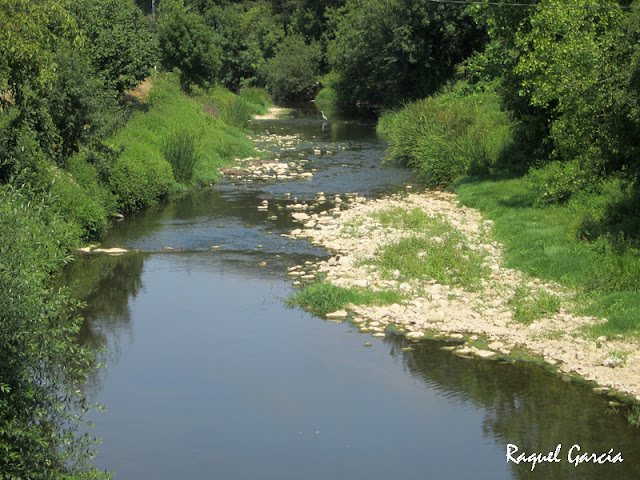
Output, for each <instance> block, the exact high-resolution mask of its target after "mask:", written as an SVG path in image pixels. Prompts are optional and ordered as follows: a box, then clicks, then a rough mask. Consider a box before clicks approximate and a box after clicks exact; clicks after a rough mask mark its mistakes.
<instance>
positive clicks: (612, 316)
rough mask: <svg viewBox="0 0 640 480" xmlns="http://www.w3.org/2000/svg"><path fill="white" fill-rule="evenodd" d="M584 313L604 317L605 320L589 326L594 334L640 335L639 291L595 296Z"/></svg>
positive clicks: (608, 335)
mask: <svg viewBox="0 0 640 480" xmlns="http://www.w3.org/2000/svg"><path fill="white" fill-rule="evenodd" d="M584 313H587V314H589V315H594V316H597V317H601V318H606V319H607V322H605V323H600V324H597V325H593V326H592V327H589V330H590V331H591V333H592V334H593V335H594V336H600V335H604V336H606V337H614V336H615V335H620V334H621V335H625V336H633V337H640V325H639V322H640V293H638V292H618V293H613V294H611V295H607V296H605V297H601V298H597V299H595V300H594V301H593V303H592V304H591V305H590V306H589V307H587V308H586V309H585V310H584Z"/></svg>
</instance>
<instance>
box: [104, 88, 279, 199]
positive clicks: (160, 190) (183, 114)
mask: <svg viewBox="0 0 640 480" xmlns="http://www.w3.org/2000/svg"><path fill="white" fill-rule="evenodd" d="M247 99H248V100H247ZM267 104H268V99H267V98H266V97H265V96H260V94H259V92H258V91H249V92H247V93H245V94H244V95H241V96H237V95H234V94H233V93H231V92H229V91H226V90H224V89H221V88H216V89H212V90H210V91H198V92H197V93H196V96H195V97H193V98H191V97H187V96H186V95H184V94H183V93H182V92H181V91H180V88H179V85H178V83H177V81H175V80H174V79H172V78H171V77H167V78H158V79H156V80H155V81H154V87H153V89H152V90H151V92H150V93H149V94H148V96H147V102H146V108H144V109H142V110H141V111H139V112H137V113H136V114H135V115H133V116H132V118H131V119H130V120H129V122H128V123H127V125H126V126H125V127H124V128H123V129H122V130H120V131H119V132H118V133H117V134H116V135H114V136H113V137H111V138H109V139H108V140H107V141H106V143H107V144H108V145H109V146H110V147H111V148H112V149H115V150H118V151H120V152H121V153H120V155H119V157H118V159H117V161H116V162H115V164H114V166H113V168H112V171H111V177H110V184H111V186H112V190H113V192H114V194H115V195H116V197H117V200H118V205H119V207H120V208H121V209H122V210H123V211H125V212H126V211H133V210H137V209H140V208H143V207H145V206H148V205H151V204H152V203H154V202H155V201H156V200H157V199H158V198H160V197H162V196H164V195H167V194H169V193H170V192H172V191H180V190H184V189H186V188H189V187H199V186H204V185H209V184H211V183H214V182H216V181H217V180H218V179H219V178H220V173H219V169H220V167H223V166H225V165H228V164H229V163H231V162H232V161H233V159H234V158H237V157H248V156H252V155H254V156H255V155H257V152H256V151H255V150H254V148H253V146H252V144H251V143H250V142H249V140H248V139H247V138H246V135H245V133H244V132H243V131H242V130H241V128H243V127H245V126H246V124H247V122H248V121H249V119H250V118H251V117H252V116H253V115H255V114H257V113H262V112H263V111H264V110H265V108H266V105H267Z"/></svg>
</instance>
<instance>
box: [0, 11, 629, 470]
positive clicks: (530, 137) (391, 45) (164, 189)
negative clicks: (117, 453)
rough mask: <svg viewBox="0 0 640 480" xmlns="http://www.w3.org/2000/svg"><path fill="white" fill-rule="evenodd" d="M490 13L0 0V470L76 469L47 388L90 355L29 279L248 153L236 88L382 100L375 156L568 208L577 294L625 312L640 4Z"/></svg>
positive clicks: (69, 403) (51, 295) (67, 303)
mask: <svg viewBox="0 0 640 480" xmlns="http://www.w3.org/2000/svg"><path fill="white" fill-rule="evenodd" d="M494 3H495V2H487V3H486V5H478V4H477V2H474V3H473V4H469V5H463V4H460V3H444V2H442V3H440V2H415V1H410V0H385V1H383V0H322V1H312V0H279V1H275V0H257V1H254V0H252V1H240V0H238V1H233V0H225V1H219V0H137V1H134V0H104V1H100V2H95V1H90V0H76V1H72V0H0V213H1V214H2V215H0V227H1V228H0V322H2V324H1V325H0V327H1V328H0V375H1V376H0V449H2V454H1V455H0V462H4V463H0V467H1V468H2V469H3V470H1V472H2V473H3V474H5V472H8V473H7V474H6V475H5V476H8V477H9V478H45V477H46V478H80V477H82V476H83V475H85V474H86V475H93V474H94V473H95V472H93V471H92V469H91V467H90V465H88V464H87V463H86V460H87V457H86V456H83V455H80V452H81V447H82V452H85V451H87V450H86V448H85V447H87V443H86V442H88V439H86V438H83V437H80V436H77V437H76V436H74V435H73V429H74V428H75V427H74V426H73V425H74V423H73V422H71V421H70V420H71V417H70V415H71V412H72V408H73V406H74V404H77V402H80V406H82V405H81V404H82V397H81V396H77V395H75V393H73V392H75V391H76V390H73V392H72V393H73V394H69V395H67V393H66V392H67V388H68V387H69V386H70V385H71V384H73V383H75V382H78V381H81V380H82V377H83V372H84V370H85V368H88V367H89V365H90V364H91V356H90V355H89V354H88V352H86V351H84V350H82V349H78V348H77V346H75V344H74V343H73V341H72V338H73V335H74V332H75V329H76V328H77V319H74V316H73V315H69V312H70V311H72V310H73V307H74V302H73V301H72V300H70V299H69V297H68V295H67V294H66V293H65V292H58V291H55V290H53V289H52V288H51V287H50V286H49V284H48V278H49V274H50V273H51V272H53V271H55V270H57V269H59V268H60V267H61V266H62V265H63V264H65V262H66V261H67V259H66V254H67V253H68V252H69V250H70V249H71V248H72V247H73V246H74V245H75V244H77V243H78V242H79V241H87V240H92V239H96V238H99V237H100V235H101V233H102V232H103V231H104V229H105V228H106V227H107V225H108V223H109V221H110V218H111V217H112V216H113V215H114V214H115V213H116V212H129V211H133V210H136V209H140V208H143V207H145V206H147V205H150V204H152V203H154V202H155V201H157V199H158V198H160V197H162V196H164V195H167V194H169V193H171V192H172V191H177V190H182V189H184V188H187V186H188V185H207V184H210V183H212V182H214V181H215V180H216V179H217V177H218V175H219V172H218V167H219V166H220V165H222V164H223V163H224V162H225V161H226V160H227V159H229V158H234V157H236V156H242V155H247V156H248V155H251V154H252V153H253V152H252V149H251V147H250V145H249V144H248V143H247V142H246V140H245V139H244V138H243V134H242V133H241V132H240V131H239V130H237V129H236V128H239V129H242V128H244V127H245V126H246V123H247V121H248V119H249V118H250V116H251V115H252V114H255V113H257V112H259V111H261V110H262V109H264V108H265V106H266V105H267V104H268V98H267V96H266V95H265V93H264V91H263V90H260V89H257V88H254V87H266V88H267V89H268V90H269V91H270V93H271V94H273V95H274V96H276V97H278V98H281V99H309V98H311V97H313V96H314V95H315V94H316V93H317V91H318V89H320V88H322V87H328V88H325V89H324V90H322V91H321V93H320V94H319V97H318V98H319V99H325V101H327V102H333V103H340V102H343V103H347V104H351V105H355V104H357V103H369V104H373V105H375V106H380V107H383V108H386V109H389V110H388V112H387V113H386V114H385V115H384V116H383V117H382V119H381V121H380V126H379V131H380V132H381V133H382V134H383V135H385V136H386V138H387V139H388V141H389V146H390V150H389V157H390V158H392V159H395V160H398V161H400V162H404V163H405V164H407V165H409V166H411V167H413V168H415V169H416V171H417V172H418V174H419V177H420V178H421V179H422V180H423V181H424V182H425V183H426V184H428V185H437V186H440V187H442V186H447V185H450V184H451V183H452V182H453V181H454V180H455V179H456V178H457V177H460V176H463V175H469V174H478V173H483V174H487V173H494V174H495V173H499V174H501V175H507V176H510V177H517V178H518V180H513V181H514V182H520V183H518V185H526V187H522V188H524V189H526V191H527V194H526V195H525V196H524V197H523V198H526V202H529V203H527V208H531V209H533V210H534V211H536V212H538V213H539V212H547V213H548V212H549V211H551V210H552V209H553V208H555V207H556V206H557V209H556V210H554V211H555V212H556V213H557V212H558V211H565V210H562V209H566V211H569V212H571V215H573V217H572V220H571V232H572V233H571V234H569V235H567V233H566V232H565V231H564V230H563V235H562V236H563V238H564V239H565V240H566V237H567V236H571V235H573V236H574V237H575V239H576V240H575V241H576V242H581V245H582V244H585V245H587V246H588V248H589V252H590V255H592V256H593V257H594V258H596V260H597V261H598V262H600V263H597V264H598V265H599V273H600V274H601V275H600V276H599V277H598V278H599V279H600V280H598V281H595V280H592V281H591V283H589V285H590V288H593V289H597V290H598V291H601V292H606V293H607V294H611V295H614V296H616V295H617V296H616V297H615V298H614V297H611V299H609V300H610V301H609V300H608V301H609V303H611V304H614V303H615V304H616V305H620V304H624V302H627V301H628V302H630V303H629V304H631V303H634V302H635V303H637V304H640V301H637V300H638V297H637V296H638V295H639V294H638V289H639V286H638V282H637V277H638V268H637V265H638V261H637V258H638V248H639V245H640V214H639V213H638V212H640V209H638V201H639V200H640V195H639V193H638V181H639V179H638V176H639V175H640V161H639V158H640V157H639V155H640V140H639V139H640V107H639V105H640V50H639V49H638V45H639V42H640V8H639V7H640V4H638V3H637V2H636V1H629V0H622V1H616V0H602V1H601V2H599V3H598V5H599V6H598V5H595V4H593V2H588V1H587V0H571V1H569V0H553V1H552V0H539V1H537V2H534V3H532V4H531V5H530V6H528V5H521V4H520V2H515V1H512V0H505V2H504V3H505V5H495V4H494ZM564 7H566V8H564ZM154 67H155V68H157V69H159V70H160V72H158V74H157V75H156V76H155V77H154V78H155V79H154V88H153V89H152V90H151V93H150V94H149V95H148V98H147V101H146V102H140V101H139V100H135V99H132V97H131V96H130V94H129V93H127V92H128V91H129V90H130V89H132V88H133V87H135V86H136V85H138V84H139V83H140V82H141V81H143V80H144V79H145V78H147V77H148V76H149V75H150V73H152V72H153V71H154ZM168 71H171V72H172V73H170V74H169V73H168ZM180 89H181V90H182V91H183V92H187V93H189V94H190V95H191V98H189V97H187V96H185V95H183V94H182V93H181V92H180V91H179V90H180ZM230 90H231V91H233V92H236V93H239V94H240V95H234V94H232V93H231V92H230ZM425 97H427V98H425ZM408 102H414V103H408ZM325 110H328V109H325ZM234 127H235V128H234ZM509 185H511V184H509ZM535 209H537V210H535ZM545 209H546V210H545ZM527 211H528V210H527ZM563 255H564V254H563ZM564 256H565V257H566V256H567V255H564ZM603 259H604V260H603ZM601 260H602V261H601ZM536 268H538V267H536ZM542 270H544V268H542ZM584 271H590V270H588V269H587V270H584ZM586 275H587V276H588V275H589V274H586ZM551 276H552V277H553V275H551ZM591 276H592V277H593V278H596V276H595V275H591ZM621 292H622V293H621ZM629 299H631V300H629ZM616 302H617V303H616ZM602 305H607V302H603V303H602ZM603 308H604V309H605V310H603V311H606V308H605V307H603ZM634 308H635V307H634ZM630 311H636V310H633V309H631V310H630ZM625 318H626V317H625ZM629 318H630V317H629ZM628 323H629V324H632V326H633V328H635V324H636V323H637V322H636V321H629V322H628ZM630 328H631V327H630ZM68 361H70V362H71V364H69V363H68ZM64 365H67V366H66V367H64ZM69 365H73V366H72V367H70V366H69ZM74 402H76V403H74ZM88 451H89V453H90V452H91V449H90V448H89V450H88Z"/></svg>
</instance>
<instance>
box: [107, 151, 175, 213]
mask: <svg viewBox="0 0 640 480" xmlns="http://www.w3.org/2000/svg"><path fill="white" fill-rule="evenodd" d="M173 181H174V179H173V175H172V173H171V166H170V165H169V164H168V163H167V162H166V160H165V159H164V158H163V157H162V155H161V153H160V152H159V151H158V149H157V148H154V147H153V146H151V145H146V144H141V143H131V144H130V145H129V146H128V147H127V148H126V149H125V150H124V151H123V153H122V154H121V156H120V158H118V160H117V161H116V164H115V165H114V167H113V169H112V170H111V177H110V184H111V188H112V190H113V192H114V194H115V195H116V196H117V198H118V203H119V204H120V206H121V208H122V211H124V212H132V211H135V210H139V209H140V208H143V207H145V206H148V205H153V204H154V203H155V202H156V200H157V199H158V198H160V197H162V196H164V195H166V194H167V193H168V192H169V188H170V186H171V184H172V183H173Z"/></svg>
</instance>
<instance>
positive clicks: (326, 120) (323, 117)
mask: <svg viewBox="0 0 640 480" xmlns="http://www.w3.org/2000/svg"><path fill="white" fill-rule="evenodd" d="M320 115H322V119H323V120H324V121H325V122H328V121H329V119H328V118H327V116H326V115H325V114H324V112H323V111H322V110H320Z"/></svg>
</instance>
